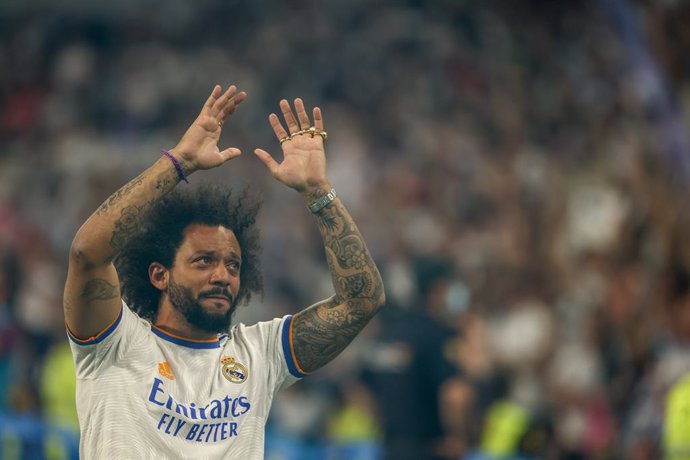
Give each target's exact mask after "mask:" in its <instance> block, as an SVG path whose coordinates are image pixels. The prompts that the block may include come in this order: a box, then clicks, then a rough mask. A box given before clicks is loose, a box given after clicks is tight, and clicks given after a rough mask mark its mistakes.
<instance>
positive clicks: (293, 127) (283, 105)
mask: <svg viewBox="0 0 690 460" xmlns="http://www.w3.org/2000/svg"><path fill="white" fill-rule="evenodd" d="M280 110H282V112H283V118H285V123H287V127H288V130H289V131H290V134H293V133H296V132H297V131H299V125H298V124H297V121H296V120H295V116H294V115H293V114H292V109H291V108H290V103H289V102H288V101H287V100H285V99H283V100H282V101H280Z"/></svg>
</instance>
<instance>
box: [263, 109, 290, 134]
mask: <svg viewBox="0 0 690 460" xmlns="http://www.w3.org/2000/svg"><path fill="white" fill-rule="evenodd" d="M268 122H269V123H270V125H271V128H273V132H274V133H275V134H276V137H277V138H278V140H280V139H282V138H284V137H286V136H287V135H288V133H287V132H286V131H285V128H283V125H281V124H280V119H279V118H278V115H276V114H275V113H272V114H270V115H269V116H268Z"/></svg>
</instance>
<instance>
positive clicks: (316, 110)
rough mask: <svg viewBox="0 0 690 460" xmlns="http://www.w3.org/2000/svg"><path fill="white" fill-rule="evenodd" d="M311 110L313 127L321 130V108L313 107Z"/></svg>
mask: <svg viewBox="0 0 690 460" xmlns="http://www.w3.org/2000/svg"><path fill="white" fill-rule="evenodd" d="M312 112H313V114H314V128H316V130H317V131H323V116H322V115H321V109H320V108H318V107H314V110H312Z"/></svg>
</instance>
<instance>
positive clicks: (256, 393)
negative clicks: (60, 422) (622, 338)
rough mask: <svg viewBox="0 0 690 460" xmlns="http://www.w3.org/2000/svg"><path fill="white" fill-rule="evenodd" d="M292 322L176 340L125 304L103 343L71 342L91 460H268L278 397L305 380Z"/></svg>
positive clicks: (85, 453)
mask: <svg viewBox="0 0 690 460" xmlns="http://www.w3.org/2000/svg"><path fill="white" fill-rule="evenodd" d="M291 324H292V317H291V316H285V317H284V318H277V319H274V320H272V321H266V322H261V323H258V324H255V325H253V326H245V325H243V324H238V325H235V326H233V327H232V329H231V330H230V333H229V334H224V335H221V336H219V338H218V339H216V340H208V341H196V340H189V339H184V338H181V337H176V336H174V335H172V334H169V333H167V332H165V331H163V330H161V329H159V328H156V326H154V325H152V324H151V323H149V322H147V321H145V320H143V319H142V318H140V317H139V316H138V315H137V314H135V313H134V312H132V311H131V310H130V309H129V307H127V305H125V304H124V302H123V307H122V310H121V312H120V314H119V316H118V317H117V319H116V320H115V321H114V322H113V324H111V325H110V326H109V327H108V328H106V329H105V330H104V331H103V332H101V333H100V334H99V335H97V336H95V337H92V338H90V339H87V340H81V339H78V338H76V337H74V336H72V335H71V334H69V331H68V334H69V335H70V339H71V347H72V354H73V355H74V360H75V364H76V370H77V412H78V414H79V424H80V426H81V440H80V448H79V450H80V458H83V459H163V458H165V459H168V458H175V459H178V458H194V459H220V458H222V459H242V460H253V459H263V452H264V426H265V424H266V419H267V417H268V413H269V411H270V408H271V403H272V401H273V397H274V396H275V394H276V393H277V392H278V390H280V389H282V388H285V387H287V386H288V385H290V384H292V383H294V382H295V381H297V379H298V378H300V377H303V376H304V374H303V373H302V372H301V370H300V369H299V366H297V365H296V362H295V359H294V354H293V350H292V344H291V342H292V341H291Z"/></svg>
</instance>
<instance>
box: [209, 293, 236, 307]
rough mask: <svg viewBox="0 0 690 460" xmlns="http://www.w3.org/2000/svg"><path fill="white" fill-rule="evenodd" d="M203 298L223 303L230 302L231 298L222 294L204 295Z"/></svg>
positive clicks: (228, 303)
mask: <svg viewBox="0 0 690 460" xmlns="http://www.w3.org/2000/svg"><path fill="white" fill-rule="evenodd" d="M203 298H204V299H209V300H212V301H214V302H222V303H224V304H227V305H230V304H231V303H232V300H231V299H230V297H227V296H224V295H217V294H216V295H205V296H203Z"/></svg>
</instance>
